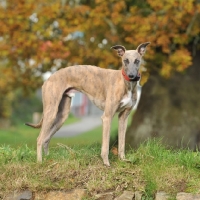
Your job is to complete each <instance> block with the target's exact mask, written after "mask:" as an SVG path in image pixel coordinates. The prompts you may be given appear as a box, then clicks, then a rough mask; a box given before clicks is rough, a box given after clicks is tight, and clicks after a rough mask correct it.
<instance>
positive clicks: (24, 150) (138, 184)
mask: <svg viewBox="0 0 200 200" xmlns="http://www.w3.org/2000/svg"><path fill="white" fill-rule="evenodd" d="M126 158H127V159H128V160H130V162H122V161H119V160H118V158H117V156H115V155H113V154H112V152H111V153H110V161H111V167H110V168H107V167H105V166H104V165H103V164H102V160H101V158H100V145H99V144H93V145H87V146H81V147H80V146H78V145H76V146H74V147H68V146H65V145H58V146H55V147H52V148H51V149H50V155H49V156H47V157H45V158H44V162H43V163H42V164H38V163H36V162H35V159H36V151H35V150H34V149H33V148H28V147H27V146H26V145H24V146H21V147H18V148H15V149H13V148H11V147H8V146H1V147H0V198H3V197H4V196H5V195H6V194H8V193H9V192H10V191H14V190H23V189H27V188H28V189H30V190H32V191H37V192H45V191H49V190H69V189H73V188H86V189H87V190H88V192H89V194H90V196H91V197H89V199H92V196H94V194H96V193H100V192H106V191H110V190H112V191H115V193H116V194H118V193H120V192H121V191H123V190H133V191H134V190H137V191H142V192H144V195H145V197H144V199H152V197H153V196H154V194H155V192H156V191H166V192H168V193H171V194H172V196H173V195H174V196H175V194H176V193H177V192H181V191H184V192H191V193H200V189H199V188H200V173H199V172H200V154H199V152H191V151H187V150H178V151H177V150H176V151H175V150H169V149H166V148H164V147H163V146H162V145H161V144H160V143H159V142H157V141H151V142H148V143H146V144H144V145H141V147H140V148H139V149H138V150H136V151H133V150H130V151H128V152H127V153H126Z"/></svg>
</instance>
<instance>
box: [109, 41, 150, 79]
mask: <svg viewBox="0 0 200 200" xmlns="http://www.w3.org/2000/svg"><path fill="white" fill-rule="evenodd" d="M149 44H150V42H145V43H142V44H140V45H139V46H138V47H137V49H136V50H126V48H125V47H124V46H122V45H115V46H113V47H111V48H112V49H114V50H116V51H117V54H118V56H120V57H121V58H122V68H123V70H124V72H125V73H126V75H127V76H128V77H129V79H130V80H134V79H135V78H136V77H137V75H138V70H139V67H140V63H141V59H142V56H143V55H144V54H145V51H146V47H147V45H149Z"/></svg>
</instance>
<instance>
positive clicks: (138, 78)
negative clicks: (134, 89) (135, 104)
mask: <svg viewBox="0 0 200 200" xmlns="http://www.w3.org/2000/svg"><path fill="white" fill-rule="evenodd" d="M140 78H141V75H140V73H138V74H137V76H136V77H134V78H129V79H130V81H139V80H140Z"/></svg>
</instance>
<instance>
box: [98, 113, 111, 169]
mask: <svg viewBox="0 0 200 200" xmlns="http://www.w3.org/2000/svg"><path fill="white" fill-rule="evenodd" d="M101 119H102V123H103V135H102V146H101V157H102V159H103V163H104V165H106V166H110V163H109V160H108V154H109V142H110V126H111V121H112V116H110V115H106V114H105V113H104V114H103V116H102V117H101Z"/></svg>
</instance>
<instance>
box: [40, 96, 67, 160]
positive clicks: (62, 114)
mask: <svg viewBox="0 0 200 200" xmlns="http://www.w3.org/2000/svg"><path fill="white" fill-rule="evenodd" d="M70 105H71V97H69V96H64V95H63V97H62V99H61V101H60V104H59V106H58V111H57V113H56V116H55V117H54V118H51V121H50V116H52V115H51V113H49V114H48V115H47V114H44V119H43V125H42V129H41V132H40V135H39V137H38V139H37V156H38V158H37V160H38V162H41V161H42V147H43V148H44V153H45V154H48V146H49V142H50V140H51V138H52V136H53V135H54V134H55V133H56V131H57V130H59V128H60V127H61V126H62V124H63V123H64V122H65V120H66V119H67V117H68V115H69V111H70Z"/></svg>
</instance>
